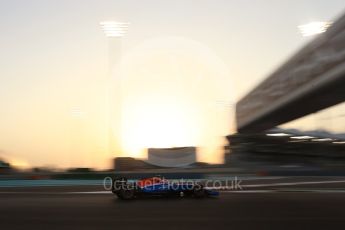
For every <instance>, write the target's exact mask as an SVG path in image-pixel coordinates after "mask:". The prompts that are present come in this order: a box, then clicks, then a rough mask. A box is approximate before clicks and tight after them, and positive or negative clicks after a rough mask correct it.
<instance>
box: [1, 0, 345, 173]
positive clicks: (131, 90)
mask: <svg viewBox="0 0 345 230" xmlns="http://www.w3.org/2000/svg"><path fill="white" fill-rule="evenodd" d="M344 9H345V3H344V1H343V0H328V1H326V0H323V1H322V0H317V1H315V0H281V1H273V0H250V1H249V0H241V1H240V0H238V1H233V0H208V1H206V0H198V1H197V0H194V1H193V0H190V1H182V0H174V1H158V0H156V1H153V0H142V1H139V0H138V1H133V0H129V1H128V0H126V1H116V0H113V1H105V0H97V1H96V0H94V1H91V0H73V1H71V0H69V1H67V0H59V1H58V0H55V1H54V0H28V1H24V0H0V28H1V36H0V50H1V52H0V63H1V68H0V108H1V119H0V157H4V158H5V159H9V160H10V161H11V162H14V163H16V164H18V165H29V166H54V167H96V168H106V167H109V166H110V161H109V159H110V158H111V156H110V155H109V152H108V148H109V145H108V138H109V135H108V130H109V128H108V125H109V124H108V119H107V116H108V115H107V113H108V106H109V104H108V101H107V100H106V98H107V87H108V86H109V74H108V66H109V55H108V41H107V38H106V37H105V36H104V34H103V32H102V31H101V29H100V26H99V22H100V21H103V20H118V21H126V22H130V23H131V24H130V28H129V31H128V34H127V35H126V36H125V37H124V38H123V43H122V48H123V51H122V53H123V55H124V56H125V57H126V59H125V62H124V70H123V71H124V72H125V76H127V78H126V80H125V82H124V84H125V86H124V91H125V93H127V94H128V95H129V96H128V97H126V98H127V99H126V100H128V101H127V102H128V103H127V105H129V106H131V105H133V106H132V107H135V108H137V109H138V108H139V107H140V106H142V105H143V103H144V102H145V100H146V99H147V100H149V99H148V97H150V96H147V98H146V99H143V103H141V104H140V103H139V104H138V103H136V102H135V101H137V100H136V98H138V97H140V95H143V94H144V95H149V94H147V93H146V94H145V92H154V94H152V95H151V97H155V98H156V97H157V95H159V91H155V89H157V88H159V89H162V87H163V88H164V87H167V88H165V89H166V90H165V91H164V92H171V93H170V95H171V94H173V93H174V89H176V87H172V88H169V84H170V86H185V85H188V86H189V85H190V86H193V85H195V84H196V83H195V82H196V80H195V77H196V76H197V75H198V74H197V73H196V71H197V70H198V69H200V68H199V66H200V65H203V67H202V70H203V71H202V73H204V75H203V78H202V79H203V80H200V81H198V87H197V89H198V90H196V91H195V93H194V94H193V93H188V95H184V92H190V91H189V87H187V88H181V89H180V91H179V92H180V93H179V95H180V96H181V97H182V98H184V99H185V98H189V99H188V100H184V101H185V102H186V103H185V104H184V105H183V107H178V109H180V108H184V109H186V110H188V108H191V106H189V105H190V104H194V105H198V106H195V108H197V109H196V110H195V111H194V112H190V113H189V117H188V119H185V120H184V122H185V123H188V124H190V123H191V122H192V121H193V120H194V119H192V118H193V117H195V115H196V114H203V116H201V117H202V119H201V120H200V121H197V122H196V123H195V124H194V126H190V127H189V128H190V129H193V127H194V128H195V127H201V126H200V125H198V124H199V123H198V122H201V123H205V122H207V123H208V126H211V127H206V126H205V127H203V126H202V128H204V130H203V131H202V132H204V133H207V135H204V136H202V137H198V138H196V139H198V141H196V140H194V141H191V142H184V141H180V142H179V141H176V142H175V143H176V145H181V144H186V145H187V144H189V143H191V144H196V145H198V144H199V142H200V140H204V141H206V142H207V140H210V139H209V137H211V136H215V137H216V138H218V139H217V140H215V141H214V142H215V143H216V144H215V143H212V144H205V146H206V147H205V148H208V147H207V146H213V147H210V148H208V150H207V151H206V150H205V151H204V152H202V153H201V154H199V156H198V159H199V160H201V161H208V162H221V160H222V159H221V153H220V152H219V151H217V150H215V149H214V147H215V146H217V145H219V144H220V143H221V139H219V138H220V137H219V136H220V135H225V134H226V133H227V130H229V131H228V132H229V133H230V132H232V131H233V130H234V127H233V125H232V124H233V120H232V115H231V111H223V110H222V109H221V110H222V111H221V112H220V113H216V114H218V115H219V114H220V115H219V116H218V115H217V116H215V115H214V114H215V113H214V112H213V110H212V109H210V108H208V109H207V111H208V112H207V113H202V112H200V110H199V109H200V108H203V109H205V108H204V107H202V105H203V104H205V103H206V102H210V103H211V104H212V102H215V106H214V107H213V109H214V108H216V109H217V108H218V107H217V106H219V105H221V106H224V104H226V103H228V102H235V101H236V100H238V99H239V98H240V97H242V96H243V95H245V94H246V93H247V92H248V91H249V90H250V89H251V88H253V87H254V86H255V85H256V84H257V83H259V82H260V81H261V80H263V79H264V78H265V77H267V76H268V75H269V73H270V72H271V71H273V70H274V69H275V68H276V67H278V66H279V65H280V64H281V63H282V62H283V61H285V60H286V59H287V58H288V57H289V56H290V55H292V54H293V53H294V52H295V51H296V50H298V49H299V48H300V47H301V46H303V44H305V43H306V42H308V40H309V39H310V38H304V37H302V36H301V35H300V34H299V31H298V29H297V26H298V25H300V24H306V23H308V22H311V21H315V20H316V21H325V20H326V21H328V20H333V19H334V18H336V17H337V16H339V15H340V14H341V13H343V11H344ZM156 41H159V42H157V43H155V42H156ZM184 45H187V46H188V47H186V48H185V50H186V52H185V53H184V52H182V51H178V52H175V51H174V50H175V49H176V47H183V46H184ZM157 49H158V50H159V49H160V50H162V53H159V52H157V51H155V50H157ZM171 55H172V56H171ZM174 55H175V56H174ZM171 57H175V60H173V61H172V63H170V64H169V65H166V63H168V62H169V61H171ZM181 57H182V58H181ZM196 57H201V58H200V59H195V58H196ZM169 58H170V59H169ZM183 58H185V59H183ZM141 60H142V61H141ZM155 60H156V61H155ZM158 60H160V61H161V63H159V64H157V68H156V67H155V63H158V62H159V61H158ZM183 60H184V61H183ZM195 60H197V61H195ZM183 63H187V64H188V65H186V66H184V67H183ZM193 63H194V64H195V66H194V67H191V68H189V67H188V66H193ZM165 65H166V66H165ZM138 66H139V67H140V66H145V68H142V69H143V70H145V71H146V73H142V72H140V68H137V67H138ZM172 66H173V68H171V67H172ZM177 66H182V67H181V68H182V69H177ZM219 66H222V67H219ZM158 67H159V68H158ZM169 68H170V69H169ZM222 68H223V69H222ZM133 69H135V71H134V70H133ZM220 69H222V71H219V70H220ZM177 70H178V71H177ZM145 71H144V72H145ZM176 71H177V72H176ZM220 72H221V73H220ZM152 73H157V74H158V75H159V76H162V75H164V76H162V81H160V80H157V79H155V76H156V77H157V75H154V74H152ZM176 73H177V75H178V76H180V77H181V73H182V75H183V76H184V77H183V78H182V79H180V78H176V75H174V74H176ZM215 73H216V74H215ZM139 74H140V76H138V75H139ZM143 79H145V80H143ZM178 79H180V81H179V82H174V81H175V80H178ZM172 81H173V82H172ZM138 82H140V84H139V83H138ZM157 82H159V85H156V87H155V85H154V83H157ZM162 82H163V83H164V82H168V83H169V84H165V85H164V84H163V83H162ZM162 84H163V85H162ZM210 84H215V85H212V86H210ZM138 86H140V87H138ZM143 86H144V88H145V90H142V89H143ZM140 90H142V91H140ZM169 90H172V91H169ZM229 91H231V92H229ZM139 92H142V93H143V94H140V93H139ZM202 92H207V93H205V94H203V93H202ZM199 94H200V95H199ZM164 95H166V97H163V98H164V100H165V102H166V103H168V104H170V105H171V104H173V102H169V97H168V95H169V94H164ZM205 95H207V96H205ZM131 96H132V97H131ZM203 96H205V98H203ZM230 97H231V98H230ZM130 100H133V101H134V102H133V103H132V102H130ZM167 100H168V101H167ZM151 101H152V100H151ZM181 101H183V100H181ZM222 103H224V104H222ZM157 105H159V106H158V107H159V108H160V109H159V111H162V110H164V109H162V106H163V107H164V103H161V102H157ZM179 106H180V105H179ZM155 108H157V107H155ZM171 108H173V107H170V109H171ZM192 108H194V107H192ZM178 109H175V110H174V109H171V111H177V110H178ZM127 110H128V108H127ZM127 110H126V111H127ZM151 110H154V109H151ZM165 110H167V112H166V114H171V113H172V112H169V109H165ZM140 111H141V112H142V111H143V110H140ZM141 112H140V113H141ZM186 113H187V112H186ZM133 114H136V113H134V112H133V110H132V111H131V112H129V113H127V115H126V116H127V117H131V116H132V115H133ZM227 114H229V117H228V118H227ZM147 116H148V117H150V114H148V115H147ZM162 116H165V115H164V112H163V113H162V114H161V116H157V117H162ZM174 116H175V117H176V116H177V117H178V116H180V117H181V119H180V120H183V119H184V118H185V117H184V115H183V114H175V115H174ZM167 117H168V116H167ZM133 119H134V120H133V122H127V123H126V124H125V125H124V127H125V128H124V129H125V130H131V131H129V132H127V134H125V135H127V139H126V140H127V142H129V140H130V139H131V138H132V137H133V135H134V133H135V130H133V127H132V126H130V125H128V124H133V123H134V121H135V122H138V117H135V118H133ZM150 119H151V120H150ZM150 119H149V121H146V123H150V122H152V117H151V118H150ZM203 119H204V120H203ZM161 122H162V124H166V123H167V120H162V121H161ZM139 127H145V125H144V126H140V125H139ZM169 127H170V128H169ZM172 127H174V125H171V126H167V128H168V129H172ZM143 129H144V128H140V130H141V131H140V132H139V134H138V136H140V137H142V136H143V135H145V131H144V132H143V131H142V130H143ZM212 129H214V130H212ZM211 130H212V131H211ZM155 132H156V133H159V132H161V129H158V128H157V129H156V130H155ZM179 132H183V133H184V134H186V133H185V131H183V130H178V129H177V130H176V131H175V133H179ZM197 132H199V133H200V132H201V131H200V130H199V131H198V130H194V131H193V133H194V134H191V135H189V137H195V133H197ZM156 135H157V134H156ZM193 135H194V136H193ZM186 136H188V135H186ZM152 137H155V136H154V135H153V136H152ZM138 138H139V137H138ZM138 138H137V139H138ZM173 138H177V136H176V135H175V137H173ZM182 139H183V138H182ZM186 139H188V138H187V137H186V138H184V139H183V140H186ZM194 139H195V138H194ZM150 141H152V139H150V140H148V141H147V143H146V144H147V145H150V144H151V142H150ZM210 142H212V141H210ZM169 144H171V143H167V145H169ZM127 145H129V146H130V145H131V144H130V143H127ZM143 145H144V144H142V145H140V146H141V147H142V146H143ZM152 145H154V143H152ZM172 145H173V144H172ZM148 147H149V146H148ZM219 147H221V146H219ZM128 151H129V150H128ZM133 151H134V150H133ZM135 151H137V150H135ZM127 155H132V156H139V157H144V155H142V154H141V155H140V154H139V155H138V154H137V153H128V154H127Z"/></svg>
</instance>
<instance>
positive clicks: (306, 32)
mask: <svg viewBox="0 0 345 230" xmlns="http://www.w3.org/2000/svg"><path fill="white" fill-rule="evenodd" d="M331 25H332V22H310V23H308V24H305V25H300V26H298V29H299V30H300V32H301V34H302V36H303V37H309V36H313V35H317V34H321V33H324V32H326V31H327V29H328V28H329V27H330V26H331Z"/></svg>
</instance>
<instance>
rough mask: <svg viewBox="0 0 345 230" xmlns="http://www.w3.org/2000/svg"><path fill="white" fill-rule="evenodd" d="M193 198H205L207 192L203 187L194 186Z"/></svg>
mask: <svg viewBox="0 0 345 230" xmlns="http://www.w3.org/2000/svg"><path fill="white" fill-rule="evenodd" d="M193 196H194V197H195V198H204V197H205V196H206V192H205V190H204V188H203V186H202V185H196V186H194V189H193Z"/></svg>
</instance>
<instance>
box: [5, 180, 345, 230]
mask: <svg viewBox="0 0 345 230" xmlns="http://www.w3.org/2000/svg"><path fill="white" fill-rule="evenodd" d="M285 181H286V180H285ZM285 181H283V182H281V181H276V182H277V184H279V183H280V184H281V183H285V184H283V185H279V186H280V187H283V188H280V189H277V188H276V190H274V189H273V188H272V186H273V185H272V184H274V182H273V183H272V182H268V181H264V180H263V182H259V183H258V182H256V184H262V185H265V184H266V183H267V184H270V185H269V186H268V187H269V189H266V187H267V186H263V187H260V190H257V189H255V190H244V191H224V192H221V194H220V197H218V198H208V199H201V200H198V199H192V198H174V199H167V198H146V199H137V200H133V201H122V200H118V199H117V198H116V197H114V196H113V195H112V194H111V193H107V192H104V191H103V192H102V191H99V187H90V186H85V187H82V186H77V187H58V188H52V187H44V188H42V187H39V188H2V189H0V229H290V230H291V229H294V230H295V229H326V228H327V229H335V228H337V229H343V228H344V226H345V190H344V189H343V187H344V184H345V183H342V182H334V183H332V181H342V180H339V179H338V180H335V179H334V180H330V179H329V178H328V181H331V183H313V184H308V183H307V184H303V183H302V184H301V183H297V184H296V185H292V184H288V183H294V182H291V181H295V182H303V180H301V179H298V180H297V179H296V180H293V179H288V181H290V182H285ZM310 181H314V182H317V181H325V180H324V179H322V180H321V179H319V180H310ZM304 182H308V181H305V180H304ZM252 185H254V183H253V182H252ZM279 186H277V187H279ZM305 186H311V187H312V188H310V187H308V188H306V187H305ZM315 186H316V187H315ZM287 187H289V188H287ZM262 188H265V189H262ZM98 191H99V192H98ZM89 192H91V193H89Z"/></svg>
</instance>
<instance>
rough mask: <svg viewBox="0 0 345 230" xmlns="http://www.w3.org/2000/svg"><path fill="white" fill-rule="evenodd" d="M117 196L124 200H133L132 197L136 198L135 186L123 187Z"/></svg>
mask: <svg viewBox="0 0 345 230" xmlns="http://www.w3.org/2000/svg"><path fill="white" fill-rule="evenodd" d="M117 196H118V197H119V198H120V199H123V200H131V199H134V197H135V191H134V189H133V188H125V189H121V190H120V191H119V192H118V193H117Z"/></svg>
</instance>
